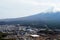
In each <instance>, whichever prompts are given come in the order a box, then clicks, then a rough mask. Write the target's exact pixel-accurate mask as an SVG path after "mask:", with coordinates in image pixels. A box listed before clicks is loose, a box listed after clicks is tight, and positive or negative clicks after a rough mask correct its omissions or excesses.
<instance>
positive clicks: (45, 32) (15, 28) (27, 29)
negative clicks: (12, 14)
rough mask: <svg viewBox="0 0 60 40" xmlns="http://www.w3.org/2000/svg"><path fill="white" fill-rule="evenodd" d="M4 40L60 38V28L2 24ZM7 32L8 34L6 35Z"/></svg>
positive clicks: (47, 39)
mask: <svg viewBox="0 0 60 40" xmlns="http://www.w3.org/2000/svg"><path fill="white" fill-rule="evenodd" d="M1 33H3V35H2V36H3V37H0V39H4V40H8V39H11V40H60V30H59V29H55V30H52V29H48V28H35V27H34V28H32V27H31V26H21V25H20V24H17V25H0V35H1ZM4 34H6V36H5V35H4Z"/></svg>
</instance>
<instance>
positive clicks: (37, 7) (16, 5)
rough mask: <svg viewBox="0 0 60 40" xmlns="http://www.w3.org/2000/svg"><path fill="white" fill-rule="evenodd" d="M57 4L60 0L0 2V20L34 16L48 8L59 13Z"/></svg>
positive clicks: (7, 0) (8, 0)
mask: <svg viewBox="0 0 60 40" xmlns="http://www.w3.org/2000/svg"><path fill="white" fill-rule="evenodd" d="M59 4H60V0H0V18H7V17H8V18H10V17H11V18H12V17H23V16H28V15H34V14H37V13H39V12H41V11H45V10H48V9H49V8H54V11H60V5H59ZM3 14H4V15H3Z"/></svg>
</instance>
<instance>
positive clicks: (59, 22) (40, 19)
mask: <svg viewBox="0 0 60 40" xmlns="http://www.w3.org/2000/svg"><path fill="white" fill-rule="evenodd" d="M17 23H19V24H25V25H27V24H35V25H45V24H46V25H49V26H52V27H58V28H59V26H60V12H46V13H43V12H42V13H40V14H37V15H32V16H28V17H23V18H16V19H4V20H2V21H0V24H17Z"/></svg>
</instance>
